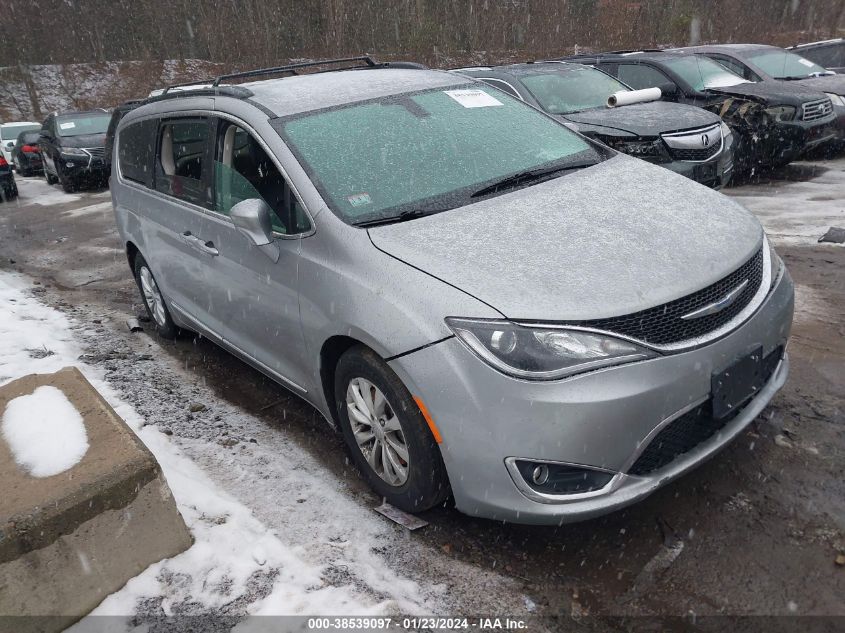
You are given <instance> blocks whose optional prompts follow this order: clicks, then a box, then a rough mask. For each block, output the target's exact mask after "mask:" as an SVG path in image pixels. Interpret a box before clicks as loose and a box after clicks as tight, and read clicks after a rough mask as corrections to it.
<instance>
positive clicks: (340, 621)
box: [308, 616, 528, 631]
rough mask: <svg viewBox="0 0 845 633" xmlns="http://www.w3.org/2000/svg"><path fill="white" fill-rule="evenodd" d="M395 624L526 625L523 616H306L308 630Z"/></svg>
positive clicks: (417, 627) (408, 627)
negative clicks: (520, 617) (307, 617)
mask: <svg viewBox="0 0 845 633" xmlns="http://www.w3.org/2000/svg"><path fill="white" fill-rule="evenodd" d="M393 628H397V629H400V630H405V631H422V630H425V631H454V630H473V629H474V630H477V631H497V630H506V631H519V630H526V629H527V628H528V625H527V623H526V622H525V621H524V620H521V619H518V618H499V617H492V618H446V617H428V616H420V617H406V618H388V617H372V616H370V617H366V616H364V617H345V618H344V617H333V618H329V617H323V618H309V619H308V630H309V631H352V630H362V629H363V630H390V629H393Z"/></svg>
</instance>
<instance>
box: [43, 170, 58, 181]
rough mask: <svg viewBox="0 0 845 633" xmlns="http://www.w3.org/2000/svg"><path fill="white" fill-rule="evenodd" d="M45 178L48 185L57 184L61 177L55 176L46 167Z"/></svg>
mask: <svg viewBox="0 0 845 633" xmlns="http://www.w3.org/2000/svg"><path fill="white" fill-rule="evenodd" d="M44 178H45V179H46V180H47V184H48V185H55V184H56V183H57V182H59V179H58V178H56V176H54V175H53V174H51V173H50V172H49V171H47V168H46V167H45V168H44Z"/></svg>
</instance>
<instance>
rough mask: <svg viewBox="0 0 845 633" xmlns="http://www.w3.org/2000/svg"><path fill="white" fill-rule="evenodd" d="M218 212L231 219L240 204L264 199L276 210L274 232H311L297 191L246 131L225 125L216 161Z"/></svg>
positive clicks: (215, 182)
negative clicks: (294, 192)
mask: <svg viewBox="0 0 845 633" xmlns="http://www.w3.org/2000/svg"><path fill="white" fill-rule="evenodd" d="M214 189H215V209H216V211H218V212H219V213H223V214H226V215H228V214H229V212H230V211H231V209H232V207H233V206H234V205H236V204H237V203H238V202H242V201H244V200H249V199H251V198H260V199H261V200H264V202H266V203H267V205H268V206H269V207H270V209H272V211H273V214H272V215H271V220H272V224H273V230H274V231H276V232H277V233H282V234H285V235H293V234H296V233H302V232H304V231H307V230H308V229H309V228H310V223H309V221H308V217H307V216H306V214H305V212H304V211H303V209H302V206H301V205H300V204H299V201H298V200H297V199H296V196H294V195H293V191H292V190H291V188H290V186H289V185H288V183H287V181H286V180H285V178H284V176H282V174H281V173H280V172H279V170H278V168H277V167H276V165H275V163H273V161H272V160H271V159H270V157H269V156H268V155H267V152H266V151H265V150H264V147H263V146H262V145H261V144H260V143H259V142H258V141H257V140H256V139H255V138H254V137H253V136H252V135H251V134H249V133H248V132H247V131H246V130H244V129H243V128H240V127H238V126H237V125H234V124H232V123H229V122H228V121H223V122H221V125H220V135H219V137H218V143H217V156H216V159H215V161H214Z"/></svg>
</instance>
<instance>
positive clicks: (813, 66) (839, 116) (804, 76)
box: [681, 44, 845, 140]
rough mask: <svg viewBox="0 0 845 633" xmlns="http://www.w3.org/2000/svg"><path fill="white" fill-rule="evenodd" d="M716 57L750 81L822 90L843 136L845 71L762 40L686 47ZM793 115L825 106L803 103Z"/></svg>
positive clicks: (817, 113) (801, 115) (805, 114)
mask: <svg viewBox="0 0 845 633" xmlns="http://www.w3.org/2000/svg"><path fill="white" fill-rule="evenodd" d="M681 50H686V51H693V52H697V53H700V54H702V55H706V56H707V57H709V58H711V59H714V60H716V61H717V62H719V63H720V64H722V65H723V66H725V67H727V68H729V69H730V70H732V71H734V72H735V73H737V74H739V75H740V76H742V77H744V78H745V79H748V80H749V81H757V82H759V81H780V82H789V85H794V86H796V87H798V88H799V89H806V90H816V91H818V92H819V93H824V94H825V95H826V96H827V97H828V98H829V99H830V101H831V103H832V104H833V110H834V113H835V116H836V125H837V128H838V130H839V138H840V140H843V139H845V75H838V74H836V73H835V72H834V71H833V70H829V69H827V68H825V67H823V66H821V65H819V64H817V63H815V62H813V61H811V60H809V59H807V58H806V57H803V56H802V55H798V54H796V52H794V51H788V50H785V49H783V48H778V47H777V46H767V45H764V44H717V45H712V46H695V47H690V48H686V49H681ZM801 107H802V109H801V111H800V112H797V113H796V118H802V119H803V118H808V119H812V118H813V117H818V116H820V115H821V114H822V113H823V112H824V111H826V110H825V108H826V107H827V106H826V105H825V106H822V104H820V103H819V102H810V103H804V104H802V106H801Z"/></svg>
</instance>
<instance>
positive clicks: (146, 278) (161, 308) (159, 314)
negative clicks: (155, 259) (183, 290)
mask: <svg viewBox="0 0 845 633" xmlns="http://www.w3.org/2000/svg"><path fill="white" fill-rule="evenodd" d="M134 268H135V283H137V284H138V290H140V291H141V300H142V301H143V302H144V307H145V308H146V309H147V314H148V315H149V317H150V322H151V323H153V325H155V329H156V332H158V334H159V336H161V337H162V338H165V339H168V340H172V339H174V338H176V335H177V334H178V333H179V328H178V327H177V326H176V324H175V323H174V322H173V319H172V318H171V317H170V310H168V309H167V304H166V303H165V302H164V298H163V297H162V296H161V291H160V290H159V289H158V283H157V282H156V280H155V277H154V276H153V273H152V271H151V270H150V267H149V266H148V265H147V262H146V260H144V258H143V257H142V256H141V255H140V254H138V255H136V256H135V267H134ZM150 282H151V284H150ZM148 295H149V299H148ZM156 297H157V299H156ZM151 304H153V305H151Z"/></svg>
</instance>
